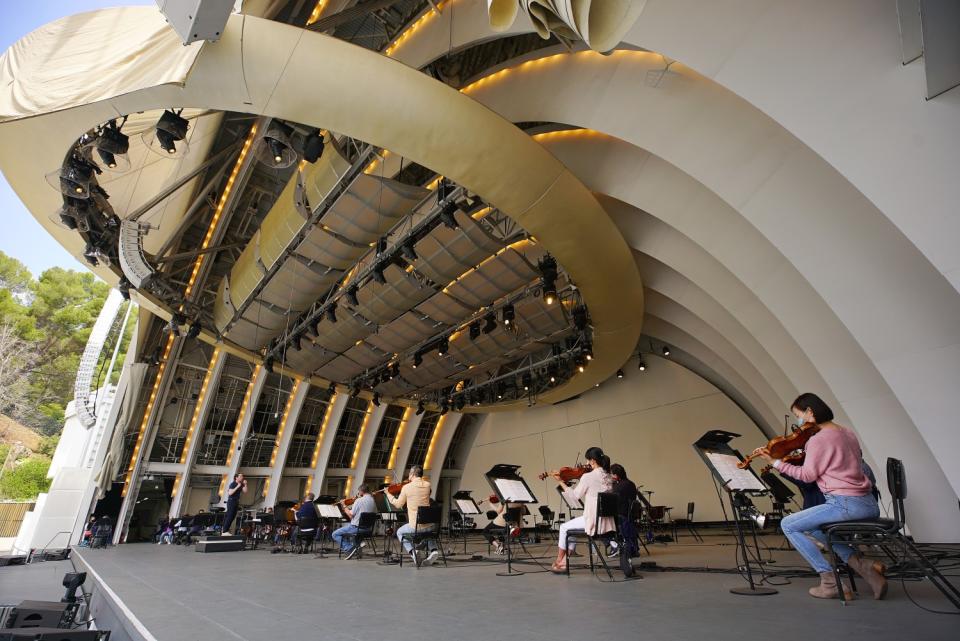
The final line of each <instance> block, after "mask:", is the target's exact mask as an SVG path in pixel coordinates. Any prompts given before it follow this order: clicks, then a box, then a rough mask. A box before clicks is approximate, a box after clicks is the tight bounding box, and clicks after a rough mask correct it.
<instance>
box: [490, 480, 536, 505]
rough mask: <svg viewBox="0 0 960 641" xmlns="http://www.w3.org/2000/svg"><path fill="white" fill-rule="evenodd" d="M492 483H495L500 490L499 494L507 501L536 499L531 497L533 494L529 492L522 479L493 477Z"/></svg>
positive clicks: (532, 500)
mask: <svg viewBox="0 0 960 641" xmlns="http://www.w3.org/2000/svg"><path fill="white" fill-rule="evenodd" d="M494 483H496V485H497V489H498V490H500V494H501V495H502V496H503V498H504V500H506V501H507V502H508V503H510V502H517V503H533V502H534V501H536V499H534V498H533V495H532V494H530V490H528V489H527V486H526V485H524V483H523V481H515V480H513V479H494Z"/></svg>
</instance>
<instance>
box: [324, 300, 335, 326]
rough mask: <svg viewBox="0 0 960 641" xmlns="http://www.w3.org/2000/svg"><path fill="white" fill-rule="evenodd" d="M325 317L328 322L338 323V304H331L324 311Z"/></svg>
mask: <svg viewBox="0 0 960 641" xmlns="http://www.w3.org/2000/svg"><path fill="white" fill-rule="evenodd" d="M324 315H325V316H326V317H327V320H328V321H330V322H331V323H336V322H337V304H336V303H330V306H329V307H327V309H326V310H325V311H324Z"/></svg>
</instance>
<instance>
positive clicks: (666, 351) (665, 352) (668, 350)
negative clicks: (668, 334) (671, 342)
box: [661, 345, 670, 356]
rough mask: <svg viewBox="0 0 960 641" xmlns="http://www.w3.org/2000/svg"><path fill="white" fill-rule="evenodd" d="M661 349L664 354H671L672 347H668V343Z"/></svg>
mask: <svg viewBox="0 0 960 641" xmlns="http://www.w3.org/2000/svg"><path fill="white" fill-rule="evenodd" d="M661 351H662V352H663V355H664V356H670V348H669V347H667V346H666V345H664V346H663V349H662V350H661Z"/></svg>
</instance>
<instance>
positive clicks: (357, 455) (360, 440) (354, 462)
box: [343, 403, 374, 496]
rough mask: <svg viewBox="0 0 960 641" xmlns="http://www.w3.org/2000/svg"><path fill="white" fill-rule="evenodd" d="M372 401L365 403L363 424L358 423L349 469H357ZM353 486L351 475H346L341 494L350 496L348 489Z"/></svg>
mask: <svg viewBox="0 0 960 641" xmlns="http://www.w3.org/2000/svg"><path fill="white" fill-rule="evenodd" d="M372 405H373V404H372V403H367V409H366V416H365V417H364V419H363V424H362V425H360V433H359V434H357V442H356V444H355V445H354V446H353V457H351V459H350V469H351V470H354V471H356V469H357V459H358V458H360V447H361V446H362V445H363V435H364V433H365V432H366V431H367V426H368V425H369V424H370V417H372V416H373V412H374V409H373V407H372ZM352 486H353V476H352V475H351V476H348V477H347V484H346V487H345V488H344V491H343V495H344V496H350V489H351V487H352Z"/></svg>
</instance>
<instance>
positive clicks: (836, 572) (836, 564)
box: [827, 534, 847, 605]
mask: <svg viewBox="0 0 960 641" xmlns="http://www.w3.org/2000/svg"><path fill="white" fill-rule="evenodd" d="M827 549H829V550H830V561H831V563H830V565H832V566H833V568H832V569H833V576H834V579H835V580H836V582H837V592H839V593H840V604H841V605H847V596H846V593H845V592H844V590H843V578H842V577H841V576H840V563H841V561H840V557H839V556H837V553H836V552H834V551H833V540H832V539H831V538H830V535H829V534H828V535H827Z"/></svg>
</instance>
